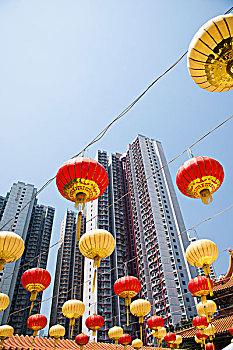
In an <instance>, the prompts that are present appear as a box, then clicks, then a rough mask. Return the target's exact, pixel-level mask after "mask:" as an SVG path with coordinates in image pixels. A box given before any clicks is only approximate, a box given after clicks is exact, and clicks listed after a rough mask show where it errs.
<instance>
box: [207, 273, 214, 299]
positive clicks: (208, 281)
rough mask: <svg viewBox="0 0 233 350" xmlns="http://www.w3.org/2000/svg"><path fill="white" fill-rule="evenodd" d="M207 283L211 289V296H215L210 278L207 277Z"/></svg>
mask: <svg viewBox="0 0 233 350" xmlns="http://www.w3.org/2000/svg"><path fill="white" fill-rule="evenodd" d="M207 283H208V287H209V291H210V296H211V297H212V296H213V295H214V293H213V290H212V288H211V284H210V278H209V276H208V277H207Z"/></svg>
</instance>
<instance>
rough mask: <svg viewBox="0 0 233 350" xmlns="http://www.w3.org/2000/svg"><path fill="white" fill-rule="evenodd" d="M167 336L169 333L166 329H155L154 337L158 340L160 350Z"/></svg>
mask: <svg viewBox="0 0 233 350" xmlns="http://www.w3.org/2000/svg"><path fill="white" fill-rule="evenodd" d="M166 334H167V331H166V328H165V327H161V328H159V329H155V330H153V331H152V335H153V337H154V338H156V339H157V342H158V348H159V345H160V344H161V343H162V339H163V338H164V337H165V335H166Z"/></svg>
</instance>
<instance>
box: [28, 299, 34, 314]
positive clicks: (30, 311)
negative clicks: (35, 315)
mask: <svg viewBox="0 0 233 350" xmlns="http://www.w3.org/2000/svg"><path fill="white" fill-rule="evenodd" d="M33 306H34V302H32V303H31V307H30V310H29V315H28V317H30V316H31V313H32V309H33Z"/></svg>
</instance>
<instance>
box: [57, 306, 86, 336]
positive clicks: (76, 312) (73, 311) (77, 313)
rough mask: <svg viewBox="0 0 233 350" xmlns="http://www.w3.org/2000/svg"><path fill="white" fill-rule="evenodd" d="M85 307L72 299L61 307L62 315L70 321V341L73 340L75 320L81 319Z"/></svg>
mask: <svg viewBox="0 0 233 350" xmlns="http://www.w3.org/2000/svg"><path fill="white" fill-rule="evenodd" d="M84 311H85V305H84V303H83V302H82V301H80V300H76V299H72V300H68V301H66V302H65V303H64V304H63V306H62V313H63V315H64V316H65V317H67V318H69V319H70V326H71V332H70V339H72V338H73V329H74V325H75V319H76V318H79V317H81V316H82V315H83V314H84Z"/></svg>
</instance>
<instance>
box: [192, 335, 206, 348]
mask: <svg viewBox="0 0 233 350" xmlns="http://www.w3.org/2000/svg"><path fill="white" fill-rule="evenodd" d="M194 339H195V342H196V343H197V344H201V347H202V348H203V345H204V344H205V341H204V340H203V339H199V338H198V337H197V336H196V335H195V338H194Z"/></svg>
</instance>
